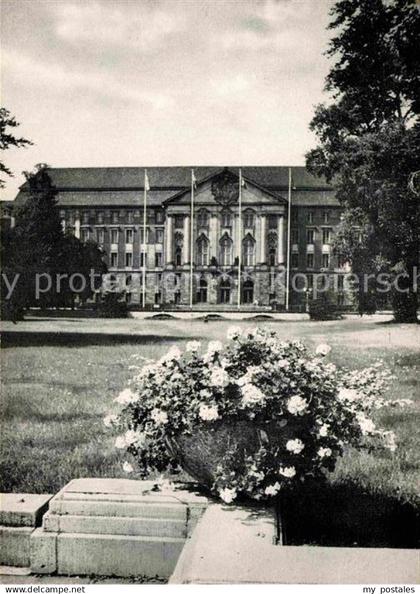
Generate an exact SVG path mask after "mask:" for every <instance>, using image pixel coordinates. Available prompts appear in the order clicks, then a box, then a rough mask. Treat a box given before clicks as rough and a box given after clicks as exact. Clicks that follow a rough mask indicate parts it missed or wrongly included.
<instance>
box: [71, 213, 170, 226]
mask: <svg viewBox="0 0 420 594" xmlns="http://www.w3.org/2000/svg"><path fill="white" fill-rule="evenodd" d="M78 217H79V218H80V220H81V222H82V224H83V225H88V224H89V223H90V221H94V222H95V223H96V224H98V225H103V224H104V223H105V222H109V221H111V223H112V224H114V225H117V224H118V223H121V222H126V223H128V224H133V223H134V220H135V219H136V220H137V221H138V220H140V221H142V220H143V210H140V209H138V210H111V211H110V210H106V211H103V210H83V211H81V212H80V213H78V215H77V213H76V212H75V211H70V214H69V220H70V222H72V223H74V221H75V219H76V218H78ZM60 218H61V219H63V220H65V219H66V211H65V210H60ZM164 221H165V213H164V211H163V210H148V212H147V222H148V223H153V222H155V223H156V224H158V225H159V224H163V223H164Z"/></svg>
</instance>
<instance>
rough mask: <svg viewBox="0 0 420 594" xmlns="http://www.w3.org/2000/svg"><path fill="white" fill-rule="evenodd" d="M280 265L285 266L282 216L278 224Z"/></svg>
mask: <svg viewBox="0 0 420 594" xmlns="http://www.w3.org/2000/svg"><path fill="white" fill-rule="evenodd" d="M277 244H278V245H277V249H278V263H279V264H284V216H283V215H280V216H279V219H278V222H277Z"/></svg>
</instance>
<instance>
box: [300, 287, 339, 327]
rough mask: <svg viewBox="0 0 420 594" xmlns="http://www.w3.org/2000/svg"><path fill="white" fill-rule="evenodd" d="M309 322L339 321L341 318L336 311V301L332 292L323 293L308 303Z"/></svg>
mask: <svg viewBox="0 0 420 594" xmlns="http://www.w3.org/2000/svg"><path fill="white" fill-rule="evenodd" d="M308 309H309V317H310V318H311V320H339V319H340V318H341V317H342V316H341V314H340V312H339V311H338V307H337V300H336V297H335V294H334V292H333V291H331V290H329V291H324V292H322V293H319V295H318V296H317V297H315V298H313V299H310V300H309V302H308Z"/></svg>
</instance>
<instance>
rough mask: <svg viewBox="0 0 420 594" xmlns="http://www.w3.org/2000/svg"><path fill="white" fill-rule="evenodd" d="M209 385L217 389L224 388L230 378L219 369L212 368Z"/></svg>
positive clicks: (225, 372)
mask: <svg viewBox="0 0 420 594" xmlns="http://www.w3.org/2000/svg"><path fill="white" fill-rule="evenodd" d="M210 383H211V384H212V385H213V386H216V387H218V388H225V387H226V386H227V385H228V384H229V383H230V376H229V374H228V372H227V371H225V370H224V369H222V368H221V367H214V368H213V369H212V370H211V374H210Z"/></svg>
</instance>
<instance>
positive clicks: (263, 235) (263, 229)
mask: <svg viewBox="0 0 420 594" xmlns="http://www.w3.org/2000/svg"><path fill="white" fill-rule="evenodd" d="M266 242H267V217H266V216H265V215H261V216H260V263H261V264H263V263H264V262H265V261H266V259H267V258H266V255H265V253H266V249H265V245H266Z"/></svg>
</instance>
